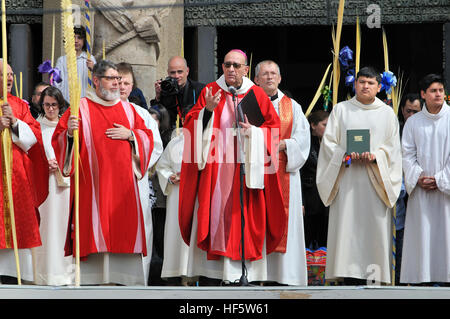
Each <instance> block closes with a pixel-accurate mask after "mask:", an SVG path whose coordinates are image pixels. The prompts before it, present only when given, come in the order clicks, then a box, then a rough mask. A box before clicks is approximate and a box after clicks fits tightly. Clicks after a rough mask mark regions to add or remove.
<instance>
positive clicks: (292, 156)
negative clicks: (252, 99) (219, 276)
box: [255, 60, 310, 286]
mask: <svg viewBox="0 0 450 319" xmlns="http://www.w3.org/2000/svg"><path fill="white" fill-rule="evenodd" d="M280 82H281V74H280V68H279V66H278V65H277V64H276V63H275V62H273V61H270V60H266V61H262V62H260V63H259V64H258V65H257V66H256V68H255V83H256V84H257V85H259V86H260V87H262V88H263V89H264V91H265V92H266V94H267V95H268V96H269V97H270V100H271V101H272V104H273V106H274V108H275V110H276V111H277V114H278V115H279V116H280V121H281V123H280V124H281V131H280V148H279V160H280V162H279V169H278V173H279V177H280V182H281V185H282V190H283V201H284V204H285V208H286V212H287V215H288V231H287V237H286V241H287V243H286V252H285V253H280V252H274V253H272V254H269V255H267V256H266V260H267V280H269V281H275V282H278V283H280V284H287V285H296V286H306V285H307V284H308V272H307V268H306V253H305V238H304V231H303V214H302V196H301V192H302V190H301V186H300V168H301V167H302V166H303V164H305V162H306V160H307V159H308V155H309V147H310V135H309V134H310V133H309V123H308V121H307V120H306V117H305V115H304V114H303V111H302V108H301V106H300V105H299V104H298V103H297V102H296V101H295V100H293V99H291V98H289V97H287V96H286V95H284V94H283V92H281V91H280V90H279V89H278V86H279V84H280Z"/></svg>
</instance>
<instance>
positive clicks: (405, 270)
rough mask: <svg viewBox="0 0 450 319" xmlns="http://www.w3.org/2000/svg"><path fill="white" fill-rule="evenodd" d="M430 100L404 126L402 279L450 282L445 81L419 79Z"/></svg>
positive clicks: (449, 124)
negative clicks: (404, 212)
mask: <svg viewBox="0 0 450 319" xmlns="http://www.w3.org/2000/svg"><path fill="white" fill-rule="evenodd" d="M420 94H421V97H422V99H424V100H425V104H424V105H423V107H422V111H421V112H419V113H417V114H415V115H413V116H411V117H410V118H409V119H408V121H407V122H406V124H405V127H404V129H403V138H402V150H403V152H402V153H403V171H404V174H405V186H406V191H407V192H408V194H409V199H408V206H407V211H406V220H405V235H404V241H403V257H402V265H401V267H402V268H401V276H400V282H403V283H431V282H450V108H449V106H448V105H447V104H446V103H445V102H444V95H445V91H444V80H443V78H442V77H441V76H439V75H436V74H429V75H427V76H425V77H424V78H423V79H422V81H421V82H420Z"/></svg>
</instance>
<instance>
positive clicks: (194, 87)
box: [150, 78, 205, 128]
mask: <svg viewBox="0 0 450 319" xmlns="http://www.w3.org/2000/svg"><path fill="white" fill-rule="evenodd" d="M204 87H205V84H203V83H200V82H197V81H194V80H191V79H189V78H188V79H187V81H186V85H185V86H184V87H183V88H182V89H181V90H180V92H179V93H178V94H177V95H176V96H175V95H172V96H161V97H160V101H157V100H156V99H153V100H151V101H150V105H152V106H153V105H157V104H161V105H163V106H164V107H165V108H166V109H167V111H168V113H169V115H170V126H171V128H174V127H175V124H176V120H177V114H178V108H177V102H178V104H179V106H180V109H181V116H182V118H183V119H184V118H185V117H186V114H187V113H188V112H189V111H190V110H191V109H192V107H193V106H194V104H195V103H196V102H197V98H198V96H199V95H200V92H201V91H202V90H203V88H204ZM180 126H182V125H181V122H180Z"/></svg>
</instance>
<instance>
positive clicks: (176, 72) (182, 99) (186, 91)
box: [150, 56, 205, 128]
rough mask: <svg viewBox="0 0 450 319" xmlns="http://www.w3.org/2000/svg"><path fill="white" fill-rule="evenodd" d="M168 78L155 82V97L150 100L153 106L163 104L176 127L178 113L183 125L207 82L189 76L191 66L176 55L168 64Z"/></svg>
mask: <svg viewBox="0 0 450 319" xmlns="http://www.w3.org/2000/svg"><path fill="white" fill-rule="evenodd" d="M167 74H168V78H167V79H165V80H158V81H156V82H155V94H156V96H155V99H153V100H151V101H150V104H151V106H155V105H158V104H160V105H163V106H164V107H165V108H166V109H167V111H168V112H169V115H170V126H171V127H172V128H174V127H175V125H176V121H177V115H178V116H179V125H180V127H182V126H183V121H184V118H185V116H186V114H187V113H188V112H189V110H190V109H191V108H192V107H193V106H194V104H195V102H196V101H197V97H198V96H199V95H200V92H201V90H202V89H203V88H204V87H205V84H203V83H199V82H196V81H193V80H191V79H189V78H188V75H189V67H188V66H187V62H186V60H185V59H184V58H183V57H180V56H174V57H172V58H170V59H169V62H168V64H167Z"/></svg>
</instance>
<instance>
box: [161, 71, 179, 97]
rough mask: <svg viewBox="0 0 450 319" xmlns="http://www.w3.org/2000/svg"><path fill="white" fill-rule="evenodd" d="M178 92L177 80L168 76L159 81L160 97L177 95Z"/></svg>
mask: <svg viewBox="0 0 450 319" xmlns="http://www.w3.org/2000/svg"><path fill="white" fill-rule="evenodd" d="M178 92H180V88H179V87H178V81H177V79H175V78H171V77H170V76H168V77H167V78H165V79H164V80H163V81H161V95H162V96H171V95H177V94H178Z"/></svg>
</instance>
